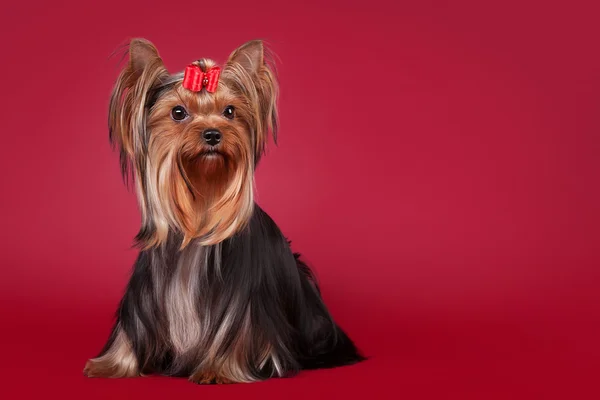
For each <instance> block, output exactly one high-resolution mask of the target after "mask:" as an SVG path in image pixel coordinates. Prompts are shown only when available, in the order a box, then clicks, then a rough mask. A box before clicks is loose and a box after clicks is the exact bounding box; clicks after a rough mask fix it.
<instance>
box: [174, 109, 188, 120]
mask: <svg viewBox="0 0 600 400" xmlns="http://www.w3.org/2000/svg"><path fill="white" fill-rule="evenodd" d="M187 116H188V113H187V111H185V108H183V107H182V106H175V107H173V109H172V110H171V117H172V118H173V119H174V120H175V121H183V120H184V119H186V118H187Z"/></svg>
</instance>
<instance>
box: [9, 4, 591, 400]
mask: <svg viewBox="0 0 600 400" xmlns="http://www.w3.org/2000/svg"><path fill="white" fill-rule="evenodd" d="M48 3H50V2H48ZM410 3H412V4H410ZM450 3H453V5H449V4H450ZM483 3H485V5H483ZM593 3H595V2H591V1H590V2H589V4H584V3H583V2H580V1H564V2H548V1H539V2H533V1H526V2H524V1H509V2H496V3H495V4H494V5H491V4H490V2H480V1H458V2H430V1H426V2H406V3H405V4H404V3H403V2H392V1H389V2H382V1H368V2H364V1H363V2H354V1H351V2H349V1H336V2H325V1H313V0H310V1H305V2H303V3H300V2H298V3H284V2H274V1H273V2H266V1H262V2H249V1H234V0H231V1H223V2H155V3H151V2H149V1H144V2H135V3H134V2H128V1H104V2H102V5H84V2H82V1H77V2H70V3H69V4H67V3H61V4H53V5H50V4H43V3H42V2H39V4H33V2H31V1H30V2H11V3H10V4H6V5H3V6H2V9H3V10H2V13H1V14H2V16H1V17H0V29H1V30H2V39H1V41H0V45H1V54H2V63H1V64H2V67H1V68H2V71H1V72H2V96H1V100H0V101H1V102H2V106H1V108H0V109H1V110H2V120H1V121H2V122H1V125H0V126H1V127H2V128H1V129H0V132H1V134H2V144H1V145H0V167H1V170H2V182H1V184H2V200H1V201H2V203H1V207H0V213H1V214H0V217H1V221H2V225H1V226H2V229H1V230H0V235H1V236H0V239H1V241H0V242H1V243H2V251H1V255H0V263H1V269H0V301H1V303H0V304H1V305H0V312H1V314H0V318H1V321H2V328H1V330H0V335H1V337H0V339H1V341H0V346H1V347H2V350H1V352H0V354H1V358H0V372H1V374H0V380H1V381H2V384H0V397H3V398H10V399H13V398H34V397H50V396H59V397H61V398H66V397H68V395H70V396H72V397H73V398H78V399H82V398H111V399H114V398H120V397H123V398H131V397H132V396H135V397H138V396H139V397H142V396H148V397H155V396H156V397H162V398H175V396H176V395H181V398H209V396H210V398H219V399H225V398H254V397H257V396H261V397H266V398H271V397H273V398H275V397H278V398H298V399H306V398H321V397H323V398H325V397H327V398H377V399H378V398H398V399H412V398H435V399H448V398H459V399H466V398H478V399H493V398H498V399H509V398H511V399H514V398H525V399H533V398H545V399H547V398H554V397H556V398H562V399H566V398H572V399H583V398H586V399H589V398H593V397H594V393H595V394H596V395H597V394H598V391H597V388H596V387H595V385H594V383H593V380H595V379H597V378H598V371H599V369H598V367H599V365H598V363H599V355H600V346H599V344H598V338H599V333H600V326H599V325H600V324H599V322H600V303H599V295H598V291H599V289H600V279H599V278H600V277H599V275H600V274H599V271H598V266H599V264H600V263H599V256H598V244H599V239H600V237H599V230H598V226H599V222H600V218H599V217H600V213H599V204H600V203H599V201H600V192H599V189H598V183H599V182H598V176H599V175H598V172H599V168H598V167H599V161H598V153H599V150H600V140H599V138H598V136H599V134H600V118H599V115H598V110H599V106H600V100H599V96H598V93H599V92H600V52H599V51H598V43H599V39H600V35H599V33H600V29H599V28H598V15H599V11H600V10H599V9H598V7H597V6H593V5H592V4H593ZM417 4H418V5H417ZM136 36H141V37H146V38H148V39H150V40H151V41H153V42H154V43H155V44H156V45H157V47H158V48H159V50H160V52H161V55H162V56H163V58H164V59H165V61H166V63H167V67H168V68H170V70H171V71H179V70H182V69H183V68H184V67H185V65H186V64H187V63H188V62H190V61H192V60H194V59H197V58H200V57H212V58H214V59H216V60H218V61H219V62H222V61H223V60H225V58H226V56H227V55H228V54H229V53H230V52H231V51H232V50H233V49H234V48H235V47H236V46H238V45H240V44H242V43H243V42H245V41H246V40H250V39H254V38H263V39H266V40H268V41H269V42H270V43H271V45H272V48H273V49H274V51H275V52H276V53H277V54H278V55H279V57H280V59H281V63H280V65H279V66H280V77H281V86H282V96H281V101H280V109H281V126H282V130H281V141H280V145H279V147H277V148H275V147H271V150H270V152H269V156H268V157H267V158H265V159H264V162H263V163H262V165H261V166H260V168H259V171H258V175H257V187H258V199H259V203H260V204H261V205H262V206H263V207H264V208H265V209H266V210H267V212H269V213H270V214H271V215H272V216H273V217H274V219H275V220H276V221H277V223H278V224H279V225H280V226H281V228H282V229H283V231H284V232H285V233H286V235H288V236H289V237H290V238H291V239H292V240H293V242H294V246H295V249H296V250H299V251H301V252H302V253H304V254H305V256H306V257H307V259H308V260H309V261H310V263H311V264H312V265H313V267H314V268H315V270H316V272H317V274H318V275H319V277H320V280H321V283H322V286H323V291H324V296H325V299H326V301H327V302H328V304H329V305H330V308H331V310H332V312H333V314H334V316H335V317H336V319H337V320H338V321H339V322H340V324H341V325H342V326H344V327H345V328H346V330H347V331H348V332H349V333H350V334H351V336H352V337H353V338H354V339H355V341H356V342H357V344H358V345H359V346H360V347H361V348H363V349H364V351H365V353H367V354H368V355H369V356H371V359H370V360H369V361H367V362H365V363H363V364H360V365H356V366H352V367H347V368H340V369H336V370H330V371H315V372H306V373H302V374H300V375H299V376H298V377H297V378H293V379H289V380H271V381H268V382H266V383H258V384H252V385H233V386H219V387H214V386H213V387H200V386H195V385H192V384H190V383H187V382H186V381H185V380H177V379H168V378H160V377H153V378H147V379H130V380H102V379H94V380H90V379H86V378H84V377H83V376H82V373H81V371H82V368H83V365H84V363H85V361H86V359H87V358H89V357H91V356H93V355H95V354H96V353H97V352H98V351H99V349H100V348H101V346H102V345H103V344H104V340H105V339H106V337H107V335H108V333H109V329H110V324H111V317H112V314H113V312H114V309H115V307H116V305H117V302H118V300H119V297H120V295H121V293H122V290H123V287H124V285H125V283H126V280H127V277H128V274H129V271H130V267H131V264H132V262H133V259H134V257H135V251H134V250H132V249H130V247H129V246H130V244H131V239H132V237H133V235H134V234H135V233H136V229H137V227H138V223H139V214H138V211H137V209H136V202H135V199H134V196H133V194H131V193H127V192H126V190H125V188H124V187H123V185H122V183H121V181H120V176H119V171H118V162H117V155H116V154H114V153H112V152H111V150H110V147H109V145H108V140H107V139H108V134H107V130H106V118H107V116H106V112H107V103H108V96H109V93H110V90H111V86H112V84H113V82H114V80H115V78H116V76H117V73H118V70H117V68H116V60H115V59H111V60H109V59H108V56H109V55H110V54H111V52H113V50H115V49H116V48H117V47H118V46H119V45H120V44H122V43H123V42H124V41H125V40H127V39H128V38H131V37H136Z"/></svg>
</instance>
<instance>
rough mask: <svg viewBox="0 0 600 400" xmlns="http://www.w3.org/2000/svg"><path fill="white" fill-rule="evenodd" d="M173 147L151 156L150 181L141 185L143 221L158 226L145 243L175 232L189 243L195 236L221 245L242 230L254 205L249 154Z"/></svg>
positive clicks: (149, 243)
mask: <svg viewBox="0 0 600 400" xmlns="http://www.w3.org/2000/svg"><path fill="white" fill-rule="evenodd" d="M173 147H178V146H172V147H171V148H170V149H165V150H166V152H165V153H163V154H160V155H159V154H154V156H153V157H151V158H149V159H148V161H147V163H146V165H147V168H146V174H145V185H143V186H142V185H138V186H140V187H139V189H140V191H141V192H142V193H139V195H141V196H142V198H143V199H144V201H141V203H142V204H141V205H142V206H143V207H145V209H146V212H144V213H143V214H142V215H143V217H144V219H145V221H144V225H146V226H148V225H150V226H153V227H155V232H154V237H153V238H152V239H151V240H149V241H148V242H147V245H146V247H151V246H154V245H157V244H159V243H162V242H164V241H165V239H166V238H167V235H168V233H169V231H170V230H173V231H175V232H178V233H180V234H181V235H182V236H183V242H182V247H185V246H186V245H187V244H188V243H189V242H190V241H191V240H193V239H196V238H198V239H199V240H200V243H201V244H203V245H210V244H215V243H219V242H220V241H222V240H224V239H227V238H228V237H230V236H232V235H233V234H235V233H236V232H238V231H239V230H240V229H242V228H243V227H244V226H245V225H246V223H247V221H248V219H249V217H250V215H251V214H252V209H253V204H254V200H253V192H252V180H253V168H252V163H251V162H250V161H251V160H250V159H249V158H248V157H246V156H245V155H246V154H244V153H241V154H235V155H233V156H232V155H231V154H228V153H225V152H223V151H210V150H205V149H202V150H200V151H198V152H196V153H195V154H190V153H186V152H185V151H182V150H181V147H180V150H179V151H176V150H174V149H173ZM234 157H235V158H234ZM150 160H153V161H150Z"/></svg>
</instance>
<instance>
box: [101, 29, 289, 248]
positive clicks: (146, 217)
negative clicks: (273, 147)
mask: <svg viewBox="0 0 600 400" xmlns="http://www.w3.org/2000/svg"><path fill="white" fill-rule="evenodd" d="M267 61H268V59H267ZM195 65H196V66H198V67H199V68H200V69H201V70H202V71H204V72H206V71H208V70H210V69H211V68H212V67H214V66H215V63H214V62H213V61H212V60H209V59H202V60H199V61H197V62H196V63H195ZM182 81H183V74H181V73H179V74H175V75H171V74H169V73H168V72H167V70H166V69H165V67H164V64H163V62H162V60H161V59H160V57H159V55H158V52H157V50H156V48H155V47H154V46H153V45H152V44H151V43H150V42H148V41H145V40H141V39H136V40H133V41H132V42H131V43H130V46H129V62H128V65H127V66H126V68H125V69H124V70H123V71H122V72H121V75H120V76H119V79H118V81H117V83H116V85H115V88H114V91H113V95H112V98H111V105H110V112H109V126H110V131H111V140H112V141H113V143H114V144H115V145H116V146H118V147H119V149H120V152H121V166H122V168H123V172H124V174H125V176H129V175H131V176H132V178H133V179H134V180H135V184H136V188H137V194H138V199H139V201H140V208H141V210H142V220H143V221H142V229H141V231H140V233H139V234H138V237H137V240H138V242H139V243H140V244H141V245H143V246H144V247H149V246H154V245H158V244H160V243H162V242H164V240H165V239H166V238H167V235H168V233H169V231H171V230H172V231H174V232H177V233H179V234H181V235H182V236H183V243H182V245H183V246H185V245H186V244H187V243H189V241H190V240H192V239H193V238H200V240H201V242H202V243H203V244H214V243H218V242H220V241H222V240H223V239H226V238H227V237H230V236H231V235H233V234H234V233H236V232H237V231H238V230H240V229H241V228H243V227H244V226H245V224H246V222H247V220H248V218H249V217H250V214H251V212H252V207H253V204H254V200H253V193H252V190H253V187H252V186H253V174H254V168H255V166H256V164H257V163H258V161H259V159H260V157H261V155H262V154H263V152H264V149H265V145H266V142H267V139H268V135H269V134H270V133H271V134H273V136H274V137H275V135H276V129H277V111H276V99H277V83H276V81H275V78H274V74H273V72H272V70H271V68H270V66H269V64H268V63H267V62H265V51H264V48H263V44H262V42H260V41H252V42H249V43H247V44H245V45H243V46H242V47H240V48H239V49H237V50H236V51H234V52H233V53H232V55H231V56H230V57H229V60H228V61H227V63H226V64H225V65H224V66H223V67H222V72H221V75H220V78H219V80H218V84H217V86H216V89H215V90H214V92H209V91H207V90H205V89H201V90H200V91H191V90H189V89H187V88H185V87H184V85H182Z"/></svg>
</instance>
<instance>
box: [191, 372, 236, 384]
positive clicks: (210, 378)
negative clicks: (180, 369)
mask: <svg viewBox="0 0 600 400" xmlns="http://www.w3.org/2000/svg"><path fill="white" fill-rule="evenodd" d="M190 381H191V382H194V383H197V384H198V385H227V384H231V383H236V382H234V381H232V380H230V379H227V378H224V377H222V376H219V375H217V374H215V373H213V372H201V373H197V374H194V375H192V376H191V377H190Z"/></svg>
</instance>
